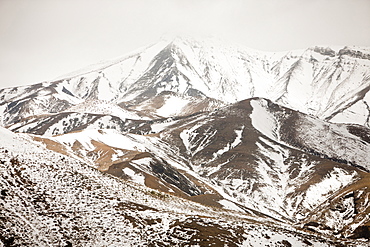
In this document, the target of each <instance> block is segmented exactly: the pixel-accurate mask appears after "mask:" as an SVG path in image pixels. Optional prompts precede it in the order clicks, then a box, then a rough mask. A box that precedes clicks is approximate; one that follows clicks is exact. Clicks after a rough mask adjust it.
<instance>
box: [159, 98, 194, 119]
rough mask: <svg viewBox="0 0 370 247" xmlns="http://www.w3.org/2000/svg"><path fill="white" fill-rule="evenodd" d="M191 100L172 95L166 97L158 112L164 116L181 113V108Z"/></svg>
mask: <svg viewBox="0 0 370 247" xmlns="http://www.w3.org/2000/svg"><path fill="white" fill-rule="evenodd" d="M189 102H190V101H189V100H186V99H182V98H180V97H175V96H170V97H169V98H166V99H165V103H164V104H163V106H162V107H161V108H159V109H158V110H157V114H158V115H160V116H162V117H171V116H174V115H177V114H179V113H181V109H182V108H183V107H184V106H186V105H187V104H188V103H189Z"/></svg>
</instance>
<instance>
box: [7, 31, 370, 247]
mask: <svg viewBox="0 0 370 247" xmlns="http://www.w3.org/2000/svg"><path fill="white" fill-rule="evenodd" d="M369 88H370V50H369V49H367V48H359V47H337V48H330V47H327V48H326V47H313V48H308V49H306V50H299V51H290V52H279V53H269V52H261V51H256V50H252V49H249V48H244V47H240V46H230V45H226V44H224V43H222V42H220V41H215V40H194V39H188V38H176V39H174V40H162V41H160V42H158V43H157V44H154V45H151V46H148V47H144V48H142V49H139V50H137V51H135V52H133V53H131V54H129V55H126V56H124V57H120V58H116V59H113V60H111V61H105V62H101V63H98V64H96V65H92V66H89V67H87V68H85V69H82V70H79V71H76V72H74V73H71V74H68V75H65V76H62V77H60V78H58V79H57V80H56V81H52V82H44V83H40V84H36V85H30V86H24V87H16V88H6V89H2V90H0V112H1V114H0V120H1V123H2V125H3V126H4V127H6V128H7V129H8V130H6V129H5V128H1V129H0V130H1V135H0V140H1V144H2V146H3V151H2V153H0V154H1V155H2V156H1V158H2V160H3V161H2V162H1V164H2V166H1V169H2V171H3V173H2V174H4V175H2V180H1V181H0V182H1V183H2V186H3V187H4V186H5V187H4V188H5V189H3V190H2V192H1V195H2V197H1V200H3V201H1V200H0V202H1V203H2V205H3V206H4V207H5V208H6V210H7V211H4V212H6V215H5V216H4V217H3V218H4V219H6V220H4V221H0V223H1V224H2V225H0V230H1V231H3V232H2V234H3V236H4V237H2V238H0V240H1V241H2V242H3V243H8V242H11V244H20V243H22V244H25V243H26V242H27V241H28V242H29V243H36V242H37V241H41V238H42V241H43V243H45V245H58V244H59V245H60V244H64V245H68V243H70V244H73V245H86V244H88V245H91V243H94V242H93V241H95V240H94V239H97V241H98V242H97V243H96V244H97V246H101V245H115V244H116V243H118V242H119V241H120V240H122V239H124V240H125V241H127V244H128V245H132V246H140V245H146V244H149V245H150V244H152V245H153V246H162V245H171V244H172V245H176V244H177V245H179V246H183V245H184V244H185V243H187V244H190V243H192V244H200V243H199V241H201V242H202V241H203V242H202V244H203V245H207V244H206V243H211V242H212V241H216V240H215V239H213V240H211V239H212V237H210V238H208V240H207V239H206V238H204V239H203V237H200V236H203V235H202V234H205V232H208V233H209V234H210V232H209V231H211V232H215V234H216V233H217V235H219V234H221V232H224V233H222V234H224V235H223V236H225V237H224V238H221V239H223V240H220V241H221V242H220V244H221V243H223V244H228V245H229V246H233V245H235V246H248V245H252V246H259V245H262V246H264V245H266V244H270V245H273V246H280V245H285V246H310V245H314V246H320V244H322V245H323V246H327V245H329V246H330V245H338V244H341V243H344V244H345V245H347V246H351V245H352V246H361V245H364V246H366V243H365V242H363V241H362V240H358V239H367V240H366V241H368V239H369V238H370V234H369V232H370V228H369V224H370V218H369V217H370V203H369V201H370V200H369V199H370V190H369V188H370V184H369V176H370V175H369V171H370V165H369V164H370V129H369V126H370V120H369V118H370V108H369V100H370V93H369ZM10 131H12V132H10ZM14 132H20V133H14ZM17 146H19V147H21V148H19V149H17V148H16V147H17ZM41 157H42V158H41ZM37 171H39V174H38V175H37V174H36V173H37ZM47 177H52V178H53V179H51V180H47ZM58 179H60V181H59V180H58ZM68 181H73V183H72V182H71V183H69V182H68ZM43 184H44V185H43ZM76 186H79V187H78V188H75V187H76ZM41 187H42V191H41V190H40V188H41ZM61 188H63V189H61ZM92 188H93V189H92ZM68 190H70V191H73V193H72V194H71V195H69V194H68V193H67V191H68ZM3 191H4V192H3ZM10 191H12V192H11V193H10ZM32 191H36V195H37V196H38V197H40V198H42V201H41V202H39V201H37V200H34V199H32V198H33V195H32ZM56 191H57V192H58V193H59V194H58V193H56ZM74 192H76V193H74ZM40 193H41V194H40ZM55 193H56V194H55ZM81 193H82V195H83V196H82V197H83V198H82V199H83V200H82V201H84V204H81V205H80V204H79V203H78V202H76V200H77V199H76V198H77V197H78V195H79V194H81ZM49 194H50V195H49ZM54 194H55V195H54ZM9 195H11V197H9ZM85 195H86V197H85ZM71 198H72V199H71ZM73 198H74V199H73ZM88 198H91V200H90V199H88ZM40 200H41V199H40ZM71 200H72V201H73V203H72V204H71V205H70V206H68V207H67V208H68V210H67V209H66V210H67V211H68V212H67V211H63V210H61V208H60V207H61V205H62V204H63V203H62V204H60V205H59V206H60V207H59V206H58V205H56V203H57V202H58V201H62V202H66V203H67V202H71ZM99 200H100V201H99ZM107 200H108V201H107ZM122 200H123V201H124V202H122ZM167 200H170V201H171V203H170V204H167ZM21 201H24V203H23V204H22V203H21ZM85 202H86V203H85ZM177 203H180V204H181V205H186V206H184V208H179V209H176V204H177ZM198 203H200V204H198ZM95 204H96V205H95ZM101 204H106V205H108V206H106V207H107V209H106V210H105V211H104V214H100V215H97V214H96V211H101V210H103V209H102V208H103V206H101ZM27 205H28V206H27ZM63 205H64V204H63ZM77 206H79V207H81V210H80V211H76V210H75V208H73V207H77ZM121 206H122V207H121ZM27 207H30V208H31V209H29V210H28V211H29V212H30V213H29V214H28V215H26V214H25V213H20V212H19V211H22V212H26V211H27V210H26V208H27ZM58 207H59V208H58ZM12 210H13V211H12ZM117 210H118V211H117ZM120 210H124V211H125V212H126V213H125V214H124V215H123V214H122V213H120ZM28 211H27V212H28ZM189 211H191V212H192V213H189ZM82 212H83V213H82ZM36 215H37V217H36ZM115 215H121V216H120V217H118V218H116V216H115ZM154 215H155V216H154ZM169 215H171V216H169ZM72 216H73V217H72ZM32 217H33V218H32ZM45 217H56V218H57V219H58V222H57V223H55V222H54V223H55V224H54V223H53V222H51V221H50V220H49V221H45ZM84 217H87V219H86V220H85V221H84V222H82V221H81V218H84ZM112 217H113V218H114V219H113V218H112ZM76 218H77V219H76ZM216 218H217V220H216ZM104 219H107V222H111V223H109V224H118V225H119V226H118V227H117V228H115V229H113V230H111V231H109V234H111V235H112V237H110V236H111V235H109V236H107V237H104V234H103V233H104V232H107V228H106V226H108V223H104ZM160 219H161V220H160ZM20 220H21V221H22V222H24V223H27V225H28V226H29V228H25V229H24V230H22V229H21V225H20V224H18V223H15V222H17V221H18V222H19V221H20ZM241 221H242V222H245V223H237V224H236V223H235V222H241ZM47 222H49V223H50V224H49V223H47ZM63 222H64V223H63ZM181 222H186V224H185V225H184V224H182V223H181ZM253 222H254V223H253ZM84 224H86V228H83V227H82V226H84ZM240 224H241V225H240ZM254 224H255V225H256V226H258V227H257V228H258V229H259V230H258V231H257V232H256V231H247V230H246V229H249V230H251V229H252V228H253V227H252V228H250V227H251V226H252V225H254ZM8 226H9V227H10V226H11V228H10V229H11V230H10V231H7V229H8V228H9V227H8ZM75 226H76V227H77V228H78V229H77V228H74V227H75ZM200 226H202V227H200ZM236 226H238V227H236ZM48 227H52V229H53V230H52V231H51V233H48V232H47V231H46V230H45V229H47V228H48ZM120 227H121V228H125V227H126V229H127V230H126V231H122V232H121V233H122V234H121V233H120V234H118V235H117V234H116V233H117V231H120V229H121V228H120ZM127 227H128V228H127ZM235 227H236V228H235ZM239 227H241V228H240V232H239V230H235V229H239ZM82 228H83V229H82ZM257 228H255V229H257ZM30 229H44V230H38V231H39V232H40V236H42V237H40V238H39V239H37V236H36V235H35V236H33V235H30V236H32V237H27V238H25V237H24V236H25V234H27V233H28V232H29V231H30ZM88 229H90V230H91V229H97V232H96V235H94V237H91V238H86V239H85V237H83V236H82V235H84V234H87V231H88ZM140 229H141V230H140ZM148 229H149V230H148ZM161 229H162V230H161ZM253 229H254V228H253ZM260 230H261V231H266V232H269V233H266V234H267V235H268V237H266V236H265V237H263V234H262V235H261V236H262V237H263V238H260V237H259V235H258V234H260V233H259V232H260ZM147 231H148V233H146V232H147ZM58 232H64V233H63V234H61V233H58ZM72 232H73V233H76V232H78V235H76V237H74V238H70V237H66V236H69V235H71V234H72ZM271 232H273V234H272V233H271ZM283 232H284V234H285V235H284V234H283ZM126 233H127V234H128V235H125V234H126ZM184 233H187V234H188V235H189V234H190V235H189V236H192V237H189V236H188V237H185V236H183V235H184ZM193 233H194V234H193ZM270 233H271V234H270ZM115 234H116V235H115ZM192 234H193V235H192ZM222 234H221V235H222ZM253 234H255V236H252V235H253ZM256 234H257V235H258V236H257V235H256ZM113 235H115V237H113ZM165 235H166V236H167V237H166V238H164V236H165ZM180 235H181V236H182V237H180ZM239 235H240V236H239ZM84 236H85V235H84ZM125 236H126V238H125ZM128 236H131V237H132V238H131V237H128ZM138 236H140V237H138ZM154 236H156V237H154ZM209 236H213V235H212V234H210V235H209ZM236 236H239V237H236ZM273 236H279V237H277V238H275V237H273ZM288 236H289V237H288ZM23 238H25V239H27V240H25V241H26V242H25V241H23V240H22V239H23ZM135 238H136V239H140V240H137V241H136V240H135V241H136V242H135V241H134V240H133V239H135ZM181 238H183V240H181ZM320 238H321V239H320ZM328 238H331V240H328ZM145 239H152V242H148V240H145ZM160 239H165V240H163V241H162V240H160ZM197 239H198V240H199V241H198V240H197ZM351 239H357V240H351ZM131 240H132V241H131ZM1 241H0V243H1ZM6 241H8V242H6ZM58 241H59V242H58ZM79 241H80V242H79ZM104 241H105V242H104ZM166 241H167V242H166ZM181 241H183V242H182V243H181ZM197 241H198V242H197ZM207 241H208V242H207ZM217 241H219V240H217ZM320 241H321V243H320ZM202 244H200V245H201V246H203V245H202ZM279 244H280V245H279ZM289 244H290V245H289ZM31 245H32V244H31Z"/></svg>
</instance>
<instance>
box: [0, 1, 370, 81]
mask: <svg viewBox="0 0 370 247" xmlns="http://www.w3.org/2000/svg"><path fill="white" fill-rule="evenodd" d="M165 33H193V34H202V35H212V36H215V37H219V38H221V39H225V40H230V41H232V42H234V43H239V44H241V45H245V46H248V47H251V48H255V49H260V50H268V51H280V50H291V49H300V48H307V47H309V46H313V45H323V44H324V45H358V46H370V0H0V88H3V87H10V86H18V85H24V84H33V83H37V82H42V81H47V80H52V79H54V78H56V77H58V76H60V75H63V74H65V73H68V72H71V71H74V70H77V69H79V68H81V67H84V66H87V65H89V64H92V63H95V62H98V61H101V60H104V59H110V58H114V57H117V56H121V55H124V54H125V53H127V52H129V51H131V50H134V49H136V48H139V47H141V46H144V45H148V44H151V43H153V42H156V41H158V40H159V39H160V37H161V36H162V35H163V34H165Z"/></svg>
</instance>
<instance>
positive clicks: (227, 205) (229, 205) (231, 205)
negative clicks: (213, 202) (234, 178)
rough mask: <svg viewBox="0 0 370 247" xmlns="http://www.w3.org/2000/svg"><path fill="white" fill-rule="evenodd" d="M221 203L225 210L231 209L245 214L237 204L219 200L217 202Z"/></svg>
mask: <svg viewBox="0 0 370 247" xmlns="http://www.w3.org/2000/svg"><path fill="white" fill-rule="evenodd" d="M217 202H218V203H220V204H221V205H222V206H223V207H224V208H226V209H229V210H234V211H239V212H244V210H242V209H241V208H240V207H238V206H237V205H236V204H235V203H233V202H231V201H229V200H225V199H222V200H219V201H217Z"/></svg>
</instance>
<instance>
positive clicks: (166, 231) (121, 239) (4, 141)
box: [0, 128, 366, 246]
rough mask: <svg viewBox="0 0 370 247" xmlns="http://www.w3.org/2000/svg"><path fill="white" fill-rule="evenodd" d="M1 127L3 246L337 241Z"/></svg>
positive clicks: (0, 227) (0, 228)
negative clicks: (179, 193) (155, 183)
mask: <svg viewBox="0 0 370 247" xmlns="http://www.w3.org/2000/svg"><path fill="white" fill-rule="evenodd" d="M0 132H1V135H0V136H1V143H0V145H1V147H0V160H1V162H0V169H1V175H0V184H1V192H0V205H1V207H2V210H1V213H0V214H1V220H0V232H1V234H0V243H1V244H2V245H4V246H17V245H21V246H35V245H38V246H39V245H45V246H48V245H58V246H74V245H76V246H85V245H89V246H102V245H125V246H148V245H150V246H166V245H172V246H174V245H178V246H183V245H184V243H186V244H193V245H197V244H198V245H204V246H206V245H209V244H215V243H216V244H219V245H228V246H246V245H252V246H264V245H270V246H280V245H284V244H285V245H300V246H304V245H315V246H338V244H340V243H339V242H335V241H333V240H330V239H325V238H320V237H317V236H313V235H308V234H306V233H303V232H299V231H296V230H294V229H292V228H290V227H288V226H284V227H276V226H274V223H273V222H271V221H270V222H268V221H266V220H264V219H263V218H256V217H252V218H251V217H250V216H247V215H242V214H238V213H235V212H232V211H222V210H216V209H214V208H209V207H204V206H202V205H200V204H194V202H192V203H189V202H188V201H186V200H182V199H180V198H177V197H173V196H170V195H168V194H163V193H160V192H157V191H154V190H150V189H147V188H145V187H142V186H140V185H139V184H134V183H130V182H126V181H123V180H120V179H115V178H114V177H111V176H109V175H104V174H102V173H100V172H98V171H96V170H94V169H92V168H90V167H89V166H86V165H84V164H82V163H80V162H78V161H76V160H74V159H71V158H69V157H66V156H63V155H58V154H56V153H54V152H51V151H48V150H46V149H45V148H43V147H41V146H39V145H37V144H35V143H33V142H31V141H30V140H28V138H27V136H26V135H22V136H19V135H14V134H13V133H11V132H9V131H6V130H4V129H2V128H0ZM19 155H22V156H21V157H20V156H19ZM343 244H348V245H347V246H365V244H366V243H364V242H361V241H345V242H343Z"/></svg>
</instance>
